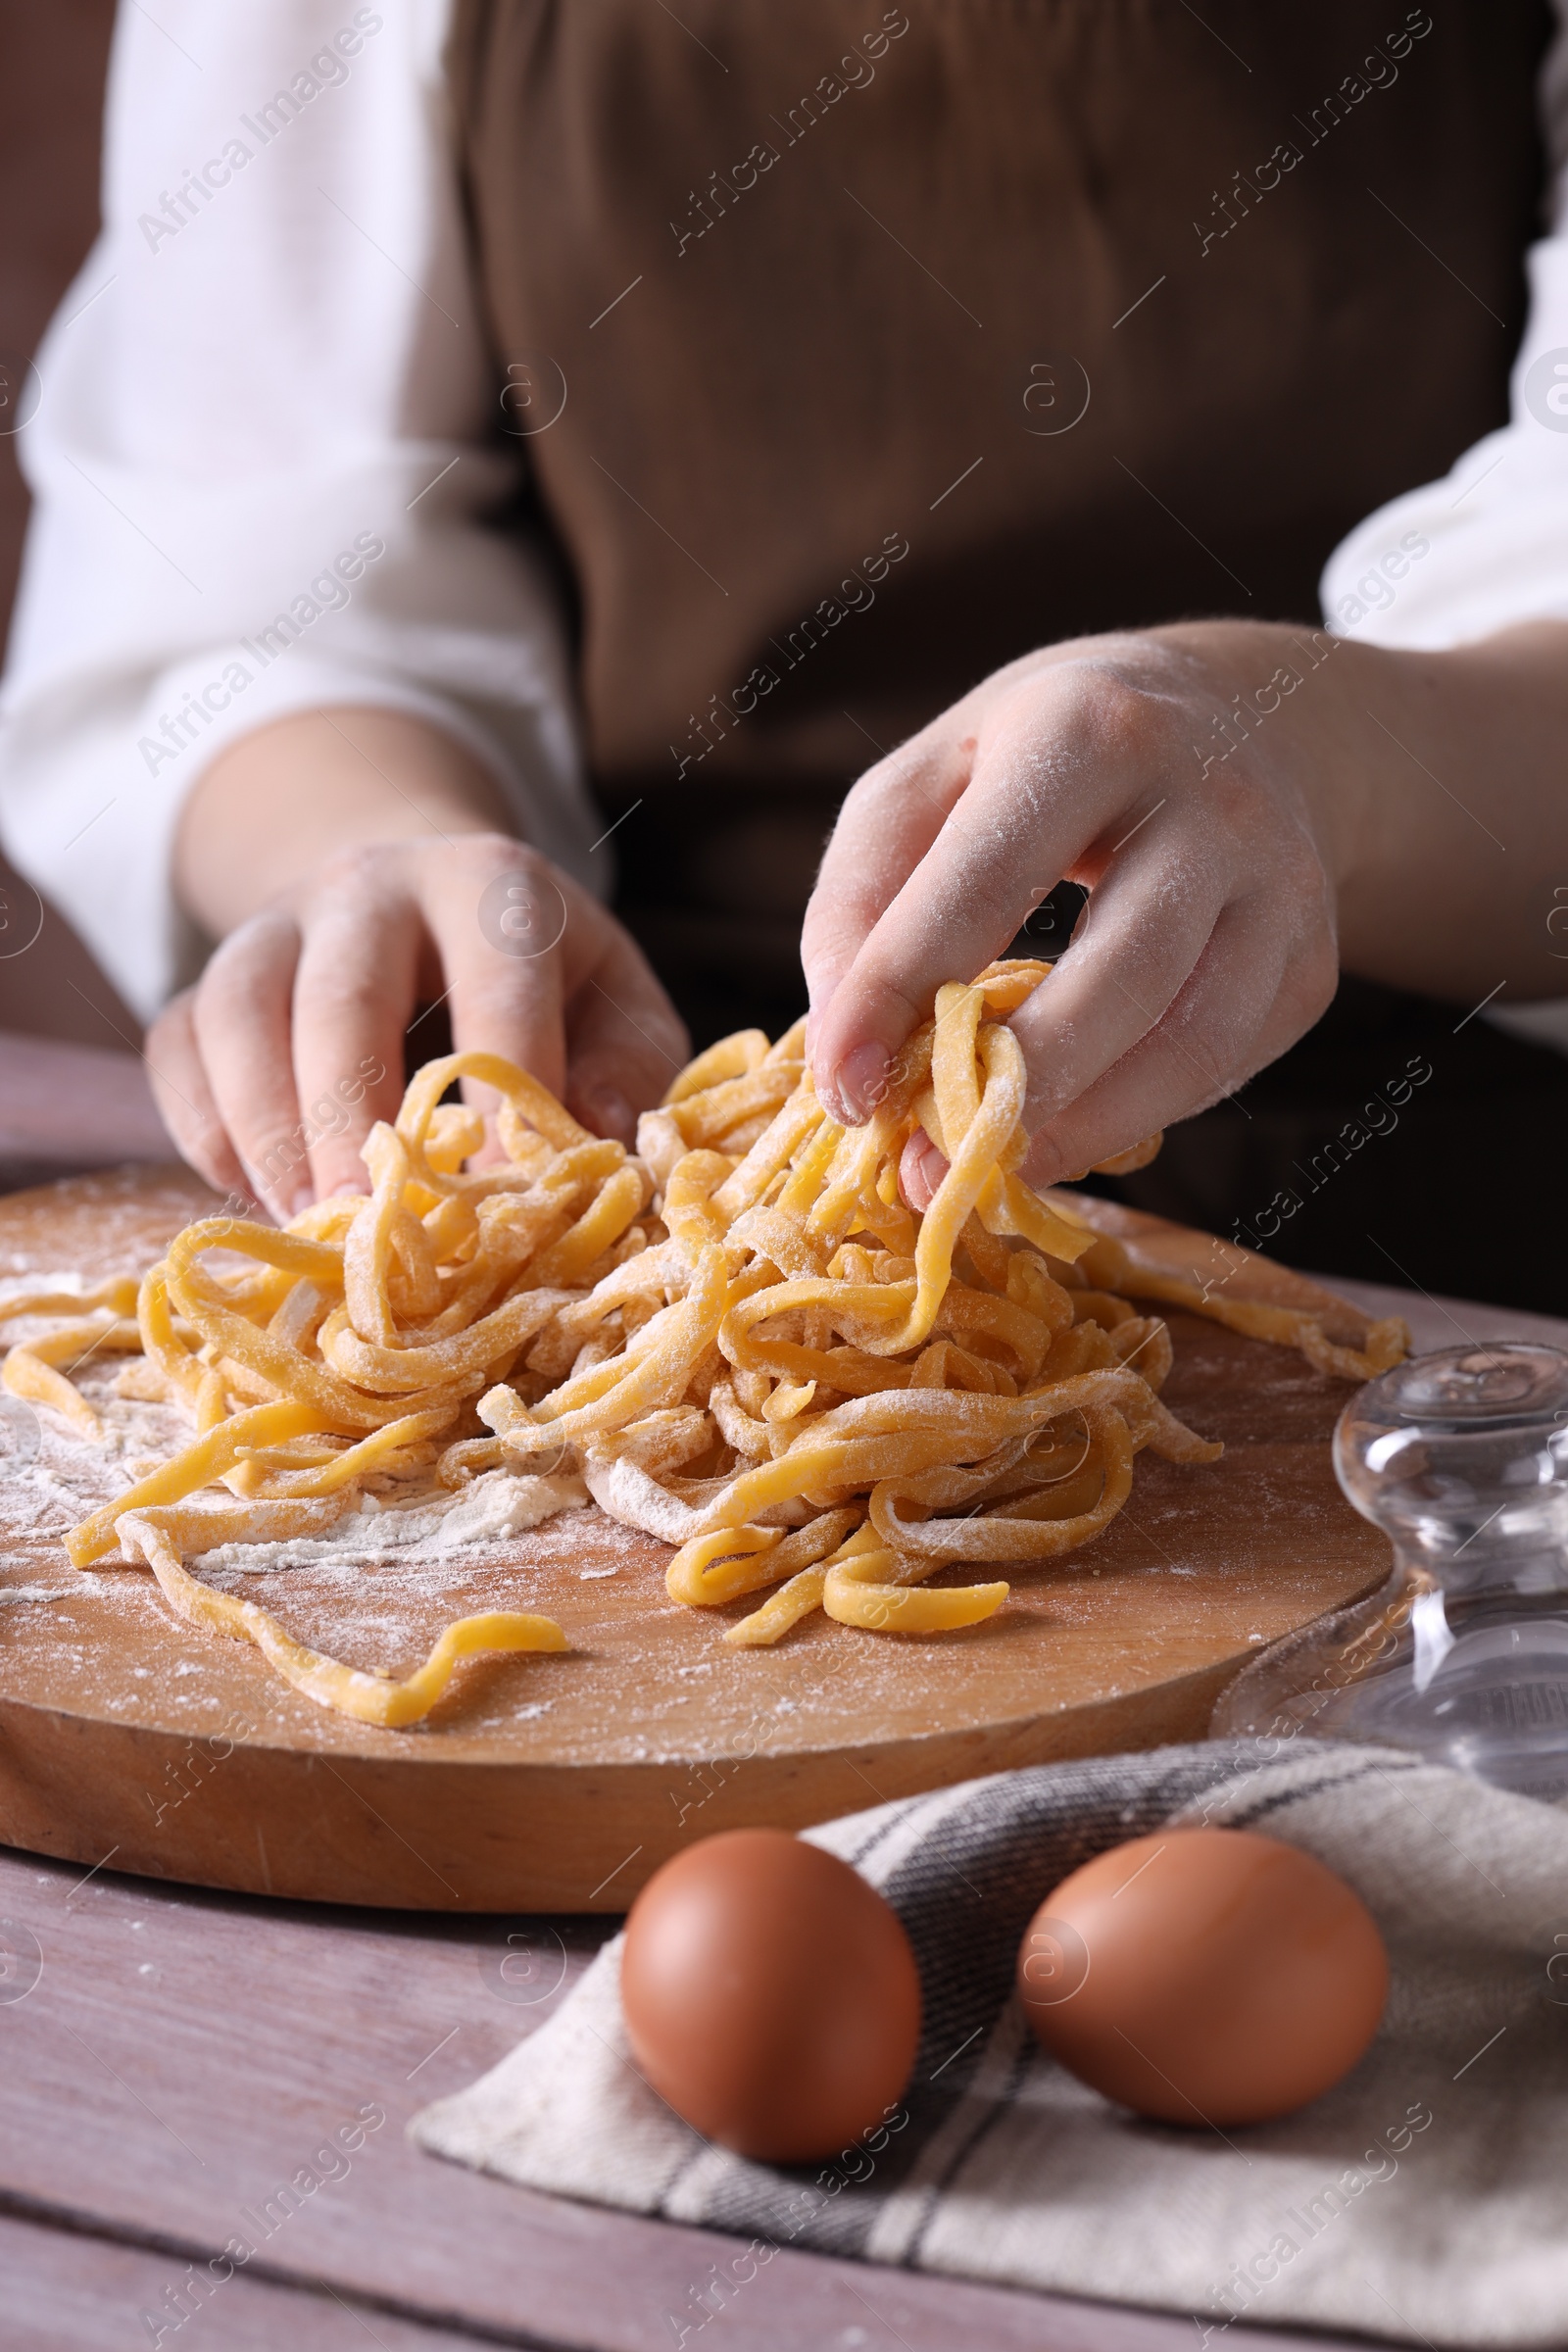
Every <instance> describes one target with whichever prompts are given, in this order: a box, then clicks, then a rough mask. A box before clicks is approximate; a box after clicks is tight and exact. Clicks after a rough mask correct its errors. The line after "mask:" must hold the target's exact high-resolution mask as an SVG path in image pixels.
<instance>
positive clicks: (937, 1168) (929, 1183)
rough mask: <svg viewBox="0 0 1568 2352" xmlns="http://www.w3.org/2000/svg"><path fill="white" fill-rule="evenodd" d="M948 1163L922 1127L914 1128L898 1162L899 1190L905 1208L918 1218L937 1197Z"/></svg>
mask: <svg viewBox="0 0 1568 2352" xmlns="http://www.w3.org/2000/svg"><path fill="white" fill-rule="evenodd" d="M947 1172H948V1163H947V1160H946V1158H945V1157H944V1156H943V1154H942V1153H941V1152H939V1151H938V1150H937V1147H936V1145H935V1144H934V1143H933V1142H932V1141H931V1138H930V1137H929V1136H928V1135H927V1133H926V1131H925V1129H924V1128H923V1127H917V1128H916V1129H915V1131H914V1133H913V1134H912V1135H911V1136H910V1138H909V1140H908V1142H907V1144H906V1145H905V1147H904V1151H903V1153H902V1154H901V1156H900V1159H899V1190H900V1192H902V1193H903V1195H904V1199H905V1202H906V1205H907V1207H909V1208H912V1209H915V1210H917V1211H918V1213H919V1214H920V1215H921V1216H924V1214H925V1212H926V1210H927V1209H928V1208H929V1207H930V1205H931V1203H932V1201H934V1200H935V1199H936V1197H937V1188H938V1187H939V1185H940V1184H941V1182H942V1179H943V1177H944V1176H945V1175H946V1174H947Z"/></svg>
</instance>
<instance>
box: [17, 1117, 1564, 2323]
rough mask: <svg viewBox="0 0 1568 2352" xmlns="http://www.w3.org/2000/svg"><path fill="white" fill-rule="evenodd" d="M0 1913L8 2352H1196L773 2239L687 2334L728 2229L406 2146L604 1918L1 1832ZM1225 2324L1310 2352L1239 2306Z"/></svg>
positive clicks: (1092, 2314)
mask: <svg viewBox="0 0 1568 2352" xmlns="http://www.w3.org/2000/svg"><path fill="white" fill-rule="evenodd" d="M68 1155H69V1153H68V1152H67V1150H66V1148H65V1147H64V1145H63V1146H62V1152H61V1156H62V1157H65V1156H68ZM1339 1287H1340V1288H1341V1289H1342V1290H1344V1291H1346V1292H1347V1293H1348V1295H1351V1296H1354V1297H1355V1298H1357V1299H1361V1300H1362V1302H1363V1303H1365V1304H1366V1305H1368V1306H1371V1307H1373V1308H1374V1309H1375V1310H1376V1311H1377V1312H1380V1313H1386V1312H1389V1311H1391V1309H1392V1310H1394V1311H1398V1312H1402V1313H1404V1314H1405V1315H1406V1316H1407V1317H1408V1319H1409V1321H1410V1323H1411V1327H1412V1330H1413V1332H1414V1335H1415V1343H1416V1346H1417V1347H1418V1348H1437V1347H1444V1346H1450V1345H1454V1344H1456V1343H1457V1342H1458V1341H1460V1340H1462V1339H1474V1340H1481V1339H1497V1338H1513V1337H1517V1338H1525V1337H1538V1338H1543V1339H1551V1340H1555V1341H1556V1342H1557V1343H1558V1344H1560V1345H1568V1324H1563V1323H1557V1322H1551V1321H1548V1320H1547V1319H1545V1318H1544V1317H1533V1316H1527V1315H1519V1314H1513V1313H1508V1312H1504V1311H1501V1310H1497V1309H1492V1308H1487V1307H1479V1306H1475V1307H1473V1306H1468V1305H1465V1304H1462V1303H1459V1302H1456V1301H1451V1300H1449V1301H1446V1300H1439V1299H1430V1300H1429V1299H1423V1298H1419V1297H1411V1296H1409V1295H1407V1294H1404V1293H1395V1292H1392V1291H1383V1290H1375V1289H1373V1288H1371V1287H1369V1286H1357V1285H1352V1284H1341V1285H1340V1286H1339ZM109 1860H110V1861H112V1857H111V1858H109ZM0 1923H4V1926H3V1928H0V1938H3V1942H0V2115H3V2117H4V2129H3V2132H0V2278H3V2279H4V2288H3V2290H0V2291H3V2308H4V2320H3V2322H0V2341H3V2342H4V2344H5V2346H6V2347H7V2352H128V2347H130V2346H132V2345H146V2344H150V2343H152V2342H153V2341H154V2340H155V2338H156V2330H157V2328H158V2327H159V2326H160V2325H162V2326H163V2327H164V2328H165V2332H164V2333H163V2335H162V2337H161V2339H157V2340H161V2341H162V2343H163V2344H164V2345H165V2346H166V2347H167V2346H177V2347H178V2352H207V2348H209V2347H218V2346H221V2347H225V2348H229V2352H280V2348H281V2347H287V2352H339V2347H342V2348H344V2352H347V2348H348V2347H351V2346H359V2347H364V2346H366V2345H368V2344H380V2345H382V2346H383V2347H387V2348H388V2352H417V2348H418V2347H437V2346H443V2345H446V2346H457V2345H461V2344H465V2343H468V2344H471V2343H474V2342H476V2341H479V2342H487V2343H502V2344H517V2345H530V2346H552V2347H554V2346H571V2347H593V2348H594V2352H669V2348H670V2347H671V2346H674V2345H676V2344H678V2343H680V2342H681V2341H684V2342H685V2344H686V2345H687V2346H688V2347H692V2346H703V2347H707V2346H709V2345H711V2344H713V2343H718V2342H721V2343H722V2344H723V2345H725V2346H726V2347H729V2348H730V2352H807V2348H809V2352H839V2348H842V2352H883V2348H884V2347H887V2348H888V2352H896V2347H898V2346H899V2345H903V2346H904V2347H905V2352H949V2348H950V2347H955V2346H958V2345H964V2346H975V2347H982V2348H983V2352H1178V2348H1180V2352H1191V2346H1192V2343H1193V2334H1192V2323H1191V2321H1190V2320H1187V2319H1180V2318H1174V2317H1169V2318H1167V2317H1164V2316H1162V2315H1158V2314H1152V2313H1147V2312H1137V2311H1130V2310H1125V2309H1121V2308H1112V2307H1110V2306H1107V2305H1099V2304H1088V2303H1083V2302H1076V2301H1068V2300H1064V2299H1062V2298H1059V2297H1054V2296H1042V2295H1031V2294H1022V2293H1014V2292H1011V2291H1009V2290H1007V2289H1004V2288H995V2287H983V2286H970V2285H966V2284H964V2283H962V2282H961V2281H958V2280H954V2279H943V2278H927V2277H924V2276H918V2275H915V2274H911V2273H908V2272H904V2271H896V2270H885V2269H881V2268H878V2267H875V2266H872V2265H867V2264H861V2263H855V2262H842V2261H836V2260H832V2259H829V2258H826V2257H824V2256H820V2255H814V2254H807V2253H802V2252H798V2251H794V2250H786V2251H783V2252H781V2253H780V2254H778V2255H777V2256H776V2257H775V2259H774V2260H773V2262H772V2263H771V2264H769V2266H768V2267H767V2268H766V2269H765V2270H763V2271H761V2272H760V2273H759V2274H758V2276H757V2278H755V2280H754V2281H753V2282H752V2283H751V2284H750V2285H748V2286H746V2287H745V2288H743V2289H742V2290H741V2291H740V2293H739V2294H738V2295H737V2296H735V2297H734V2299H733V2300H731V2302H730V2303H729V2304H728V2305H727V2306H726V2307H725V2308H724V2311H723V2316H722V2318H721V2319H720V2318H714V2319H713V2320H712V2321H711V2323H710V2325H709V2327H702V2326H700V2325H699V2323H700V2322H701V2320H702V2312H703V2305H702V2302H701V2296H702V2293H703V2288H704V2284H705V2281H706V2280H707V2279H708V2278H709V2277H710V2273H711V2269H712V2267H713V2266H715V2265H717V2264H719V2263H721V2262H725V2261H727V2259H728V2258H729V2256H730V2255H731V2254H732V2253H733V2251H734V2241H733V2240H730V2239H726V2238H723V2237H720V2236H717V2235H714V2234H711V2233H710V2232H708V2231H704V2230H699V2229H678V2228H673V2227H670V2226H668V2225H666V2224H662V2223H655V2222H646V2221H640V2220H636V2219H633V2218H629V2217H627V2216H624V2215H619V2214H612V2213H607V2212H604V2211H601V2210H599V2209H597V2208H595V2207H591V2206H586V2205H575V2204H569V2203H566V2202H564V2201H557V2200H554V2199H552V2198H549V2197H544V2196H540V2195H536V2194H533V2193H531V2192H528V2191H525V2190H521V2189H515V2188H512V2187H508V2186H506V2185H505V2184H503V2183H502V2182H500V2181H497V2180H487V2179H485V2178H483V2177H482V2176H480V2175H476V2174H471V2173H468V2172H466V2171H464V2170H462V2169H460V2168H457V2167H452V2166H448V2165H444V2164H441V2163H438V2162H436V2161H435V2160H434V2159H432V2158H430V2157H428V2156H424V2155H421V2154H419V2153H418V2152H417V2150H415V2149H414V2148H413V2147H412V2146H411V2145H410V2144H409V2143H408V2142H407V2141H406V2140H405V2139H404V2137H403V2128H404V2126H405V2124H406V2123H407V2121H408V2119H409V2117H410V2116H411V2115H412V2114H413V2113H414V2112H415V2110H416V2109H417V2107H419V2106H421V2105H423V2104H424V2103H425V2102H426V2101H427V2100H428V2099H431V2098H433V2097H435V2096H437V2095H438V2094H440V2093H443V2092H446V2091H450V2090H454V2089H457V2088H458V2087H459V2086H461V2085H462V2084H464V2083H466V2082H471V2081H472V2079H473V2078H474V2076H475V2075H477V2074H479V2073H480V2072H481V2071H482V2070H483V2069H484V2068H486V2067H488V2066H490V2065H491V2064H493V2063H494V2061H495V2060H496V2059H498V2058H500V2057H501V2056H502V2055H503V2053H504V2052H505V2051H506V2050H507V2049H509V2048H510V2047H511V2046H512V2045H513V2044H514V2043H515V2041H516V2040H518V2039H519V2038H520V2037H521V2036H522V2035H523V2034H526V2033H528V2032H531V2031H533V2030H534V2029H536V2028H537V2027H538V2026H539V2025H540V2024H542V2022H543V2021H544V2019H545V2018H546V2017H547V2016H548V2015H549V2014H550V2011H551V2008H552V2007H553V2006H554V2004H555V2003H556V2002H558V2001H559V2000H560V1999H561V1998H562V1997H563V1996H564V1993H565V1991H566V1990H567V1989H568V1988H569V1986H570V1985H571V1983H572V1981H573V1979H574V1978H575V1977H576V1976H577V1975H578V1974H579V1973H580V1971H581V1970H582V1968H583V1967H584V1966H585V1965H586V1962H587V1960H588V1959H589V1958H590V1957H591V1955H592V1953H593V1951H594V1950H595V1949H596V1948H597V1945H598V1943H599V1941H600V1939H601V1938H602V1937H603V1936H604V1935H606V1934H607V1933H608V1932H609V1930H610V1927H611V1926H612V1925H613V1923H612V1922H605V1921H599V1920H584V1919H575V1920H574V1919H564V1918H563V1919H555V1920H538V1919H535V1920H519V1919H495V1920H485V1921H476V1920H473V1919H471V1918H469V1919H459V1920H450V1919H440V1918H432V1917H429V1916H415V1915H402V1914H396V1913H385V1912H379V1913H371V1912H356V1911H348V1910H327V1909H319V1908H315V1907H310V1906H304V1905H298V1906H296V1905H288V1904H280V1903H268V1902H264V1901H261V1900H255V1899H249V1898H245V1897H239V1896H224V1895H215V1894H206V1893H202V1892H198V1891H195V1890H171V1889H170V1888H169V1887H157V1886H153V1885H150V1884H148V1883H147V1882H145V1881H140V1880H135V1879H129V1878H121V1877H117V1876H116V1875H115V1873H114V1871H113V1869H112V1867H110V1866H109V1863H108V1862H106V1864H105V1865H103V1866H100V1867H98V1868H97V1869H95V1870H93V1871H90V1872H86V1873H84V1872H82V1871H81V1870H80V1869H78V1868H75V1867H74V1866H68V1865H65V1864H60V1863H54V1862H48V1861H43V1860H39V1859H37V1858H35V1857H33V1856H30V1855H25V1854H18V1853H4V1854H0ZM8 1955H9V1957H8ZM503 1962H506V1963H507V1968H506V1973H505V1974H503ZM19 1996H20V1997H19ZM378 2113H380V2114H384V2117H385V2120H384V2122H382V2123H379V2124H372V2128H370V2129H369V2130H368V2131H367V2133H366V2136H365V2139H364V2142H363V2145H361V2146H360V2147H359V2148H358V2149H357V2150H356V2151H355V2152H354V2153H353V2154H352V2155H350V2156H348V2158H347V2159H346V2162H345V2159H344V2158H343V2157H342V2156H341V2155H340V2156H339V2157H338V2158H336V2159H335V2160H334V2161H330V2162H329V2161H323V2162H322V2164H321V2165H320V2166H319V2167H316V2168H315V2169H316V2170H317V2171H318V2172H319V2173H329V2172H336V2173H337V2175H338V2177H337V2178H335V2179H330V2180H324V2181H323V2182H322V2183H321V2185H320V2186H319V2187H317V2188H316V2189H315V2190H314V2191H313V2192H312V2193H310V2194H309V2195H308V2196H306V2197H305V2198H304V2201H303V2202H302V2203H300V2204H299V2206H298V2208H297V2210H292V2211H289V2212H288V2213H287V2215H286V2218H280V2219H274V2222H273V2227H272V2229H271V2233H270V2235H266V2236H265V2242H264V2243H263V2245H262V2248H261V2251H260V2252H259V2253H258V2254H257V2255H256V2257H255V2258H254V2259H253V2260H252V2261H250V2262H249V2263H248V2264H247V2265H246V2266H245V2268H244V2269H243V2270H242V2271H236V2272H235V2273H234V2275H233V2276H232V2277H230V2278H226V2279H224V2280H223V2281H222V2282H221V2284H217V2285H214V2286H212V2287H211V2289H210V2292H209V2294H208V2296H207V2298H206V2299H205V2300H201V2299H200V2298H198V2297H196V2296H190V2295H187V2296H186V2297H185V2303H186V2307H187V2310H188V2311H189V2314H190V2316H188V2317H187V2318H186V2319H185V2320H184V2321H183V2323H181V2324H178V2325H176V2321H177V2320H178V2315H179V2301H178V2298H179V2297H180V2293H181V2287H182V2282H183V2281H185V2280H186V2279H187V2278H188V2277H189V2276H190V2274H191V2266H202V2267H203V2268H204V2269H205V2266H206V2265H207V2263H208V2262H209V2260H210V2259H211V2258H212V2257H214V2256H220V2255H221V2251H222V2248H223V2246H224V2245H225V2243H226V2242H227V2241H228V2240H229V2239H230V2238H231V2237H233V2236H235V2235H236V2234H239V2235H243V2236H245V2237H246V2238H247V2239H249V2241H250V2242H251V2243H253V2244H254V2243H256V2242H257V2240H258V2238H260V2237H262V2236H263V2235H264V2232H265V2231H266V2230H267V2228H268V2221H269V2217H267V2216H266V2215H265V2213H264V2208H265V2207H266V2205H267V2202H268V2200H269V2199H270V2198H271V2197H272V2196H273V2194H274V2192H275V2190H276V2189H277V2187H278V2185H279V2183H280V2182H283V2181H287V2180H291V2179H292V2178H293V2176H295V2175H296V2174H297V2173H299V2172H300V2171H301V2169H302V2168H304V2167H307V2166H311V2165H312V2162H313V2158H314V2156H315V2154H316V2151H317V2150H318V2149H319V2148H321V2147H322V2146H323V2144H324V2142H325V2141H326V2140H327V2138H328V2136H329V2135H330V2134H331V2133H333V2132H334V2131H336V2130H337V2128H338V2127H339V2126H341V2125H344V2124H346V2123H351V2122H352V2120H353V2119H354V2118H356V2117H357V2116H358V2117H361V2118H362V2119H366V2120H369V2119H370V2118H373V2117H374V2116H375V2115H376V2114H378ZM351 2136H352V2134H351ZM339 2167H344V2169H342V2170H339ZM285 2202H286V2201H285ZM281 2214H282V2207H281V2206H274V2209H273V2215H274V2217H276V2216H279V2215H281ZM250 2217H260V2218H259V2219H252V2218H250ZM171 2297H173V2298H174V2300H173V2301H171V2299H170V2298H171ZM143 2314H150V2315H153V2316H152V2318H151V2319H150V2320H146V2319H144V2318H143V2316H142V2315H143ZM671 2315H673V2317H672V2316H671ZM682 2327H684V2328H685V2329H686V2330H687V2332H686V2334H685V2336H684V2338H682V2336H681V2332H680V2331H681V2329H682ZM710 2330H711V2331H710ZM1228 2342H1229V2343H1230V2345H1231V2346H1232V2347H1233V2348H1235V2352H1247V2348H1248V2347H1249V2346H1250V2347H1251V2348H1252V2352H1262V2348H1263V2347H1265V2346H1270V2345H1272V2346H1275V2347H1283V2346H1288V2345H1290V2344H1293V2343H1299V2344H1300V2345H1302V2346H1305V2345H1307V2344H1312V2345H1316V2346H1318V2347H1319V2352H1323V2348H1324V2347H1325V2346H1327V2347H1328V2352H1332V2344H1331V2343H1330V2339H1327V2338H1324V2337H1322V2336H1310V2337H1308V2336H1304V2335H1303V2336H1293V2335H1281V2334H1278V2333H1275V2332H1274V2331H1272V2330H1270V2331H1264V2330H1259V2329H1250V2328H1246V2327H1234V2328H1232V2329H1231V2330H1230V2331H1229V2337H1228Z"/></svg>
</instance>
